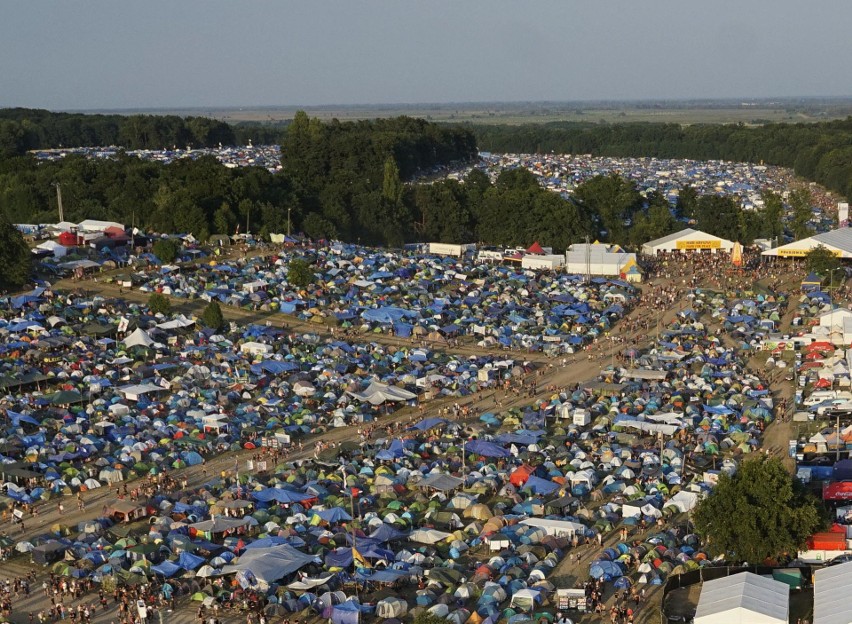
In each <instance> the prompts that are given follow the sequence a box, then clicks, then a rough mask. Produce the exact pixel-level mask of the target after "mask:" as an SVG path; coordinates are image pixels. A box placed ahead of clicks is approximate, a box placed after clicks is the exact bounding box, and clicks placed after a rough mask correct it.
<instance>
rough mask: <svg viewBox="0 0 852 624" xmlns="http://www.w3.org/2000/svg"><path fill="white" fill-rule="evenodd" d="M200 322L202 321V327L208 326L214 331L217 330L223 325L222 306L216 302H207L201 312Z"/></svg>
mask: <svg viewBox="0 0 852 624" xmlns="http://www.w3.org/2000/svg"><path fill="white" fill-rule="evenodd" d="M201 322H202V323H204V327H209V328H210V329H215V330H216V331H219V330H220V329H222V328H223V327H224V326H225V317H224V316H222V308H220V307H219V304H218V303H216V302H215V301H211V302H210V303H208V304H207V307H206V308H204V312H202V313H201Z"/></svg>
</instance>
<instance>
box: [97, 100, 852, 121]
mask: <svg viewBox="0 0 852 624" xmlns="http://www.w3.org/2000/svg"><path fill="white" fill-rule="evenodd" d="M297 110H305V111H306V112H307V113H308V114H309V115H310V116H312V117H318V118H320V119H333V118H337V119H340V120H357V119H373V118H377V117H397V116H399V115H408V116H410V117H421V118H423V119H427V120H431V121H436V122H451V123H460V122H471V123H480V124H481V123H494V124H523V123H547V122H551V121H587V122H593V123H627V122H660V123H678V124H683V125H691V124H699V123H706V124H716V123H722V124H730V123H743V124H748V125H758V124H764V123H771V122H788V123H809V122H817V121H826V120H830V119H845V118H846V117H848V116H850V115H852V100H831V101H826V102H818V101H814V102H811V101H807V100H804V101H802V100H795V101H789V102H788V101H780V102H771V103H763V102H758V103H754V104H738V103H735V102H730V103H707V104H701V103H698V104H695V105H689V104H685V103H674V104H667V103H659V104H648V103H642V104H636V103H625V104H623V105H619V104H609V103H607V104H603V105H600V104H596V103H590V105H589V107H588V108H585V107H583V106H582V105H581V104H577V103H570V104H561V103H529V104H523V103H510V104H499V103H495V104H438V105H428V104H424V105H387V106H384V105H375V106H367V105H365V106H305V107H295V106H293V107H280V108H277V107H259V108H201V107H199V108H194V109H169V110H163V109H160V110H157V109H150V110H147V109H139V110H133V111H129V110H125V111H97V112H111V113H127V114H131V113H147V114H172V115H175V114H176V115H181V116H189V115H199V116H204V117H212V118H214V119H220V120H222V121H226V122H228V123H239V122H263V123H272V124H275V123H281V122H285V121H288V120H290V119H292V118H293V115H294V114H295V112H296V111H297ZM91 112H95V111H91Z"/></svg>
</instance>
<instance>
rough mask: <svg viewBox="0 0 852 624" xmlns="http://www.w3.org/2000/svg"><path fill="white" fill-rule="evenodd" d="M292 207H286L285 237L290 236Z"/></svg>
mask: <svg viewBox="0 0 852 624" xmlns="http://www.w3.org/2000/svg"><path fill="white" fill-rule="evenodd" d="M291 210H292V207H290V206H288V207H287V238H290V211H291Z"/></svg>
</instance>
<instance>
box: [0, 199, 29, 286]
mask: <svg viewBox="0 0 852 624" xmlns="http://www.w3.org/2000/svg"><path fill="white" fill-rule="evenodd" d="M32 257H33V255H32V253H30V248H29V247H28V246H27V243H26V241H25V240H24V237H23V236H22V235H21V233H20V232H19V231H18V228H16V227H15V226H14V225H12V223H11V222H10V221H9V220H8V219H7V218H6V216H5V215H3V214H2V213H0V290H15V289H18V288H20V287H21V286H23V285H24V284H26V283H27V282H28V281H29V279H30V270H31V269H32Z"/></svg>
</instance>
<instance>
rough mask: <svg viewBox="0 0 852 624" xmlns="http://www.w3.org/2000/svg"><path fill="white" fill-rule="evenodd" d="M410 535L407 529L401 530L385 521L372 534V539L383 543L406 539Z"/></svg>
mask: <svg viewBox="0 0 852 624" xmlns="http://www.w3.org/2000/svg"><path fill="white" fill-rule="evenodd" d="M407 537H408V532H407V531H400V530H399V529H396V528H394V527H392V526H391V525H389V524H388V523H387V522H383V523H382V525H381V526H380V527H379V528H378V529H376V530H375V531H373V532H372V533H371V534H370V539H371V540H375V541H377V542H381V543H383V544H384V543H387V542H393V541H396V540H401V539H405V538H407Z"/></svg>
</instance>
